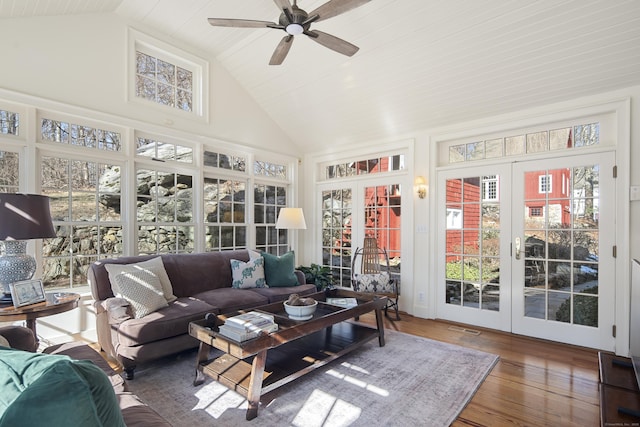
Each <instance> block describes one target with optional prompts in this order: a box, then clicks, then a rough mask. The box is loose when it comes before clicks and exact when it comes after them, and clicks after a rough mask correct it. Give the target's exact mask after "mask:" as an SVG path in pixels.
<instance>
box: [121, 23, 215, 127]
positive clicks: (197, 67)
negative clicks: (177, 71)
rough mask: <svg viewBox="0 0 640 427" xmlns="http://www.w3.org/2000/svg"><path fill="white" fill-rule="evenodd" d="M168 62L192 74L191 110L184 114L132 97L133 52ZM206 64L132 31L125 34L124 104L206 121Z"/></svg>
mask: <svg viewBox="0 0 640 427" xmlns="http://www.w3.org/2000/svg"><path fill="white" fill-rule="evenodd" d="M137 51H141V52H143V53H146V54H148V55H151V56H153V57H155V58H158V59H162V60H163V61H167V62H170V63H171V64H174V65H177V66H179V67H181V68H184V69H185V70H189V71H191V72H192V73H193V87H192V96H193V100H192V110H191V111H184V110H181V109H179V108H175V107H169V106H166V105H162V104H159V103H157V102H153V101H149V100H147V99H143V98H140V97H138V96H136V52H137ZM208 82H209V64H208V62H207V61H206V60H204V59H202V58H199V57H197V56H196V55H193V54H190V53H188V52H185V51H183V50H180V49H178V48H176V47H175V46H172V45H170V44H168V43H164V42H162V41H160V40H157V39H155V38H153V37H151V36H149V35H147V34H144V33H142V32H140V31H138V30H135V29H133V28H129V31H128V55H127V86H128V87H127V102H131V103H139V104H144V105H145V106H147V107H150V108H156V109H158V110H159V111H163V112H164V113H165V114H166V113H169V114H171V113H173V114H175V115H177V116H185V115H186V116H188V117H191V118H198V119H201V120H202V121H205V122H208V117H209V102H208V99H209V96H208V94H209V83H208Z"/></svg>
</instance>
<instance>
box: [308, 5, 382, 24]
mask: <svg viewBox="0 0 640 427" xmlns="http://www.w3.org/2000/svg"><path fill="white" fill-rule="evenodd" d="M370 1H371V0H329V1H328V2H326V3H325V4H323V5H322V6H320V7H318V8H317V9H315V10H312V11H311V12H309V16H314V15H318V19H316V22H319V21H324V20H325V19H329V18H333V17H334V16H338V15H340V14H343V13H345V12H348V11H350V10H351V9H355V8H356V7H359V6H362V5H363V4H365V3H368V2H370Z"/></svg>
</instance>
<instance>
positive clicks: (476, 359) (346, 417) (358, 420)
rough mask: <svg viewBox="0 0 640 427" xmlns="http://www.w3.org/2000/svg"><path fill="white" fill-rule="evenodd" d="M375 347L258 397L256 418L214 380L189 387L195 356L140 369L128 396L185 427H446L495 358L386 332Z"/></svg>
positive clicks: (236, 396)
mask: <svg viewBox="0 0 640 427" xmlns="http://www.w3.org/2000/svg"><path fill="white" fill-rule="evenodd" d="M385 338H386V345H385V346H384V347H378V341H377V340H373V341H371V342H369V343H367V344H365V345H364V346H363V347H362V348H360V349H358V350H355V351H354V352H352V353H350V354H348V355H346V356H344V357H343V358H341V359H337V360H335V361H334V362H332V363H330V364H328V365H326V366H324V367H322V368H319V369H317V370H315V371H314V372H312V373H310V374H308V375H305V376H303V377H301V378H298V379H297V380H295V381H293V382H291V383H289V384H288V385H286V386H284V387H281V388H280V389H277V390H275V391H273V392H272V393H270V394H267V395H266V396H263V399H262V402H261V405H260V410H259V412H258V417H257V418H256V419H254V420H252V421H246V419H245V415H246V408H247V403H246V400H245V399H244V398H242V397H241V396H240V395H239V394H237V393H235V392H233V391H231V390H229V389H228V388H226V387H225V386H223V385H220V384H218V383H217V382H215V381H213V380H212V379H210V378H209V379H207V381H206V382H205V383H204V384H203V385H201V386H199V387H194V386H193V385H192V381H193V378H194V372H195V360H196V352H195V351H191V352H186V353H182V354H180V355H178V356H175V357H172V358H166V359H163V360H160V361H157V362H155V363H151V364H147V365H143V366H140V367H139V368H138V369H136V377H135V379H134V380H133V381H130V382H129V386H130V388H131V389H132V391H133V392H135V393H136V394H138V395H139V396H140V398H141V399H142V400H143V401H145V402H146V403H148V404H149V405H150V406H151V407H152V408H154V409H155V410H156V411H157V412H158V413H160V415H162V416H163V417H164V418H166V419H167V420H168V421H169V422H170V423H172V424H173V425H174V426H176V427H182V426H189V427H192V426H207V425H216V426H239V425H240V426H241V425H246V426H250V425H254V426H260V427H263V426H297V427H316V426H318V427H319V426H326V427H328V426H373V425H375V426H381V425H384V426H403V427H404V426H418V425H419V426H438V427H439V426H448V425H449V424H451V423H452V422H453V421H454V420H455V419H456V417H457V416H458V415H459V414H460V412H461V411H462V410H463V409H464V407H465V406H466V405H467V403H468V402H469V401H470V400H471V398H472V396H473V394H474V393H475V392H476V390H477V389H478V387H479V386H480V384H482V381H483V380H484V379H485V377H486V376H487V375H488V374H489V372H491V369H492V368H493V366H494V365H495V364H496V362H497V361H498V356H496V355H493V354H489V353H484V352H480V351H477V350H472V349H468V348H464V347H460V346H455V345H451V344H446V343H442V342H439V341H434V340H430V339H426V338H420V337H415V336H412V335H408V334H404V333H400V332H394V331H385Z"/></svg>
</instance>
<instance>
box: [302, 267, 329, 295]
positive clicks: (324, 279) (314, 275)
mask: <svg viewBox="0 0 640 427" xmlns="http://www.w3.org/2000/svg"><path fill="white" fill-rule="evenodd" d="M298 270H300V271H302V272H303V273H304V277H305V282H306V283H312V284H314V285H316V289H317V290H319V291H321V290H323V289H325V288H328V287H330V286H331V278H332V276H331V269H330V268H329V267H326V266H322V265H318V264H311V265H310V266H308V267H307V266H303V265H301V266H299V267H298Z"/></svg>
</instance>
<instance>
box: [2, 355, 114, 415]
mask: <svg viewBox="0 0 640 427" xmlns="http://www.w3.org/2000/svg"><path fill="white" fill-rule="evenodd" d="M0 388H1V389H2V393H1V394H0V414H1V415H0V426H13V425H25V426H28V425H34V426H35V425H45V424H46V425H78V426H79V425H82V426H107V425H108V426H125V424H124V421H123V419H122V413H121V412H120V407H119V405H118V400H117V399H116V395H115V393H114V390H113V388H112V387H111V384H110V382H109V380H108V379H107V376H106V375H105V373H104V372H103V371H102V370H101V369H100V368H98V367H97V366H96V365H94V364H93V363H92V362H90V361H83V360H81V361H78V360H72V359H70V358H69V357H67V356H55V355H48V354H43V353H30V352H25V351H21V350H11V349H0Z"/></svg>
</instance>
